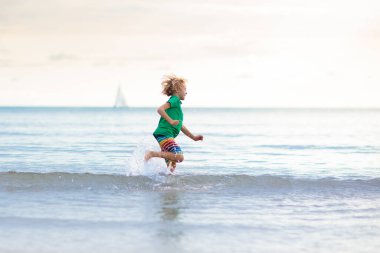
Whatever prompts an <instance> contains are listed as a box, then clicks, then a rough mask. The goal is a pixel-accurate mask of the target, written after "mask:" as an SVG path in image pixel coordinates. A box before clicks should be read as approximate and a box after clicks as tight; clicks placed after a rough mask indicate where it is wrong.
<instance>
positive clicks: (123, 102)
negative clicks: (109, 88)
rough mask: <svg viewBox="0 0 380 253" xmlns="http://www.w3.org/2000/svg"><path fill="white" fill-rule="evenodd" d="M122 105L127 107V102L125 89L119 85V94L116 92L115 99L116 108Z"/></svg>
mask: <svg viewBox="0 0 380 253" xmlns="http://www.w3.org/2000/svg"><path fill="white" fill-rule="evenodd" d="M121 107H127V102H126V100H125V97H124V94H123V91H122V90H121V87H120V85H119V88H118V90H117V94H116V100H115V105H114V108H121Z"/></svg>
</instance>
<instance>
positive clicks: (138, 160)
mask: <svg viewBox="0 0 380 253" xmlns="http://www.w3.org/2000/svg"><path fill="white" fill-rule="evenodd" d="M148 150H153V151H160V149H159V147H158V145H157V143H156V142H155V141H154V140H153V138H147V137H145V138H144V139H142V140H141V141H140V142H139V144H138V145H137V146H136V148H135V150H134V151H133V154H132V156H131V157H130V158H129V160H128V166H127V169H126V170H127V171H126V174H127V176H150V177H151V176H156V175H159V174H167V168H166V164H165V161H164V159H161V158H151V159H150V160H149V161H147V162H146V161H145V160H144V157H145V153H146V151H148Z"/></svg>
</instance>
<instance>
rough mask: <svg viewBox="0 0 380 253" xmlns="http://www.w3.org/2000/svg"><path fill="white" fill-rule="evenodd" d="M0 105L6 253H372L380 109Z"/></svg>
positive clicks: (1, 239)
mask: <svg viewBox="0 0 380 253" xmlns="http://www.w3.org/2000/svg"><path fill="white" fill-rule="evenodd" d="M184 116H185V117H184V125H186V126H187V128H188V129H190V131H192V132H193V133H196V134H203V135H204V141H202V142H201V141H198V142H194V141H192V140H190V139H189V138H187V137H186V136H185V135H183V134H181V135H180V136H178V137H177V142H178V143H179V144H180V146H181V148H182V150H183V151H184V155H185V161H184V162H183V163H181V164H178V166H177V169H176V175H174V176H166V169H165V164H164V162H163V161H162V160H160V159H158V158H154V159H152V160H151V161H149V162H148V163H144V161H143V156H144V153H145V150H146V149H151V150H158V149H159V147H158V145H157V143H156V142H155V140H154V138H153V136H152V132H153V131H154V129H155V127H156V125H157V123H158V119H159V118H158V114H157V113H156V111H155V109H154V108H129V109H109V108H13V107H3V108H0V252H31V253H37V252H38V253H40V252H173V253H174V252H218V253H220V252H292V253H293V252H378V250H379V248H380V240H379V238H380V110H376V109H372V110H370V109H205V108H204V109H195V108H192V109H190V108H184Z"/></svg>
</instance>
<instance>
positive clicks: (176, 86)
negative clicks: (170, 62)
mask: <svg viewBox="0 0 380 253" xmlns="http://www.w3.org/2000/svg"><path fill="white" fill-rule="evenodd" d="M186 82H187V80H186V79H185V78H182V77H178V76H176V75H174V74H171V75H165V76H164V77H163V80H162V82H161V85H162V94H164V95H167V96H172V95H173V94H175V93H178V92H179V91H180V90H181V89H183V88H184V87H186Z"/></svg>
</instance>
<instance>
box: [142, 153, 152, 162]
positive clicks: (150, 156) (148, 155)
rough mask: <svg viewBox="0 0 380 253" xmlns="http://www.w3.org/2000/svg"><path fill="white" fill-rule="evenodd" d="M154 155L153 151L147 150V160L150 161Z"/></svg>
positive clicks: (145, 158)
mask: <svg viewBox="0 0 380 253" xmlns="http://www.w3.org/2000/svg"><path fill="white" fill-rule="evenodd" d="M152 157H153V151H146V152H145V157H144V160H145V161H148V160H149V159H150V158H152Z"/></svg>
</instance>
